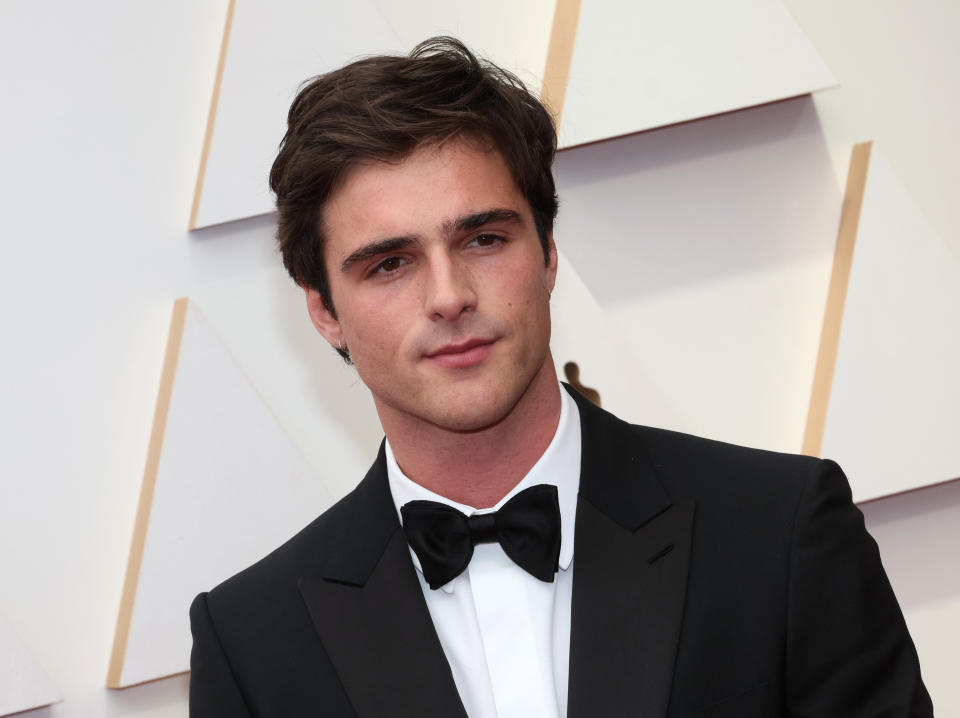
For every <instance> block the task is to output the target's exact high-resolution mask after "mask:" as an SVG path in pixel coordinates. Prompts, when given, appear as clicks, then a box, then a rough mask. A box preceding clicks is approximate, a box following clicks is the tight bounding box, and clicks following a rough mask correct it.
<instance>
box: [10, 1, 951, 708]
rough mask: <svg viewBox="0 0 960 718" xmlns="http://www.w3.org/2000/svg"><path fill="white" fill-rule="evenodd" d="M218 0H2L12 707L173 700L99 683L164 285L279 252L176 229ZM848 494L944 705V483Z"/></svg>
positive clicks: (255, 236)
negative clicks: (45, 683)
mask: <svg viewBox="0 0 960 718" xmlns="http://www.w3.org/2000/svg"><path fill="white" fill-rule="evenodd" d="M942 2H943V4H944V5H947V4H949V0H942ZM224 12H225V1H224V0H220V1H218V2H208V3H195V2H187V0H175V1H171V2H167V3H162V4H161V3H150V4H140V3H137V4H134V3H124V2H120V0H113V1H112V2H107V1H105V0H104V1H101V2H98V3H85V4H78V3H62V4H61V5H59V6H58V7H57V8H56V11H55V12H54V11H52V10H51V8H50V6H49V5H47V4H36V3H34V4H30V3H18V4H13V3H5V4H3V5H2V9H0V13H2V18H0V63H2V66H3V67H4V68H5V70H4V113H3V116H2V117H3V119H2V121H0V122H2V126H0V157H2V158H3V160H2V164H0V167H2V169H0V227H2V230H3V236H4V240H5V244H4V247H5V250H6V255H5V257H4V259H5V261H4V262H2V263H0V291H2V296H0V299H2V303H0V306H2V308H3V309H2V311H3V318H2V319H3V327H4V329H5V333H4V351H3V352H0V368H2V371H0V376H2V382H3V384H2V396H3V407H4V410H3V413H2V415H0V421H2V425H0V428H2V436H3V451H2V452H0V548H2V550H0V587H2V588H0V614H2V615H4V616H5V617H6V618H7V620H8V621H9V622H10V624H11V625H12V626H13V628H14V629H15V630H16V632H17V634H18V635H19V636H20V637H21V638H22V640H23V642H24V643H25V644H26V645H27V646H28V647H29V648H30V649H31V651H32V653H33V654H34V656H35V657H36V658H37V659H38V660H39V662H40V663H41V664H42V665H43V666H44V668H45V669H46V671H47V673H49V675H50V676H51V678H52V679H53V680H54V681H55V682H56V683H57V685H58V686H59V688H60V690H61V692H62V693H63V695H64V698H65V701H64V702H63V703H62V704H59V705H56V706H53V707H51V708H45V709H41V710H39V711H37V712H36V713H35V714H31V715H37V716H43V717H44V718H47V717H52V718H87V717H89V716H105V717H108V718H112V717H114V716H130V715H137V716H139V717H141V718H152V717H156V718H175V717H183V716H186V714H187V709H186V693H187V679H186V678H185V677H178V678H173V679H169V680H165V681H161V682H158V683H154V684H148V685H145V686H140V687H137V688H132V689H128V690H126V691H123V692H109V691H107V690H106V689H104V688H103V687H102V686H103V684H104V679H105V675H106V668H107V662H108V659H109V654H110V644H111V640H112V635H113V629H114V624H115V621H116V612H117V607H118V604H119V600H120V594H121V586H122V580H123V571H124V568H125V564H126V557H127V552H128V549H129V541H130V536H131V533H132V527H133V519H134V513H135V508H136V502H137V495H138V492H139V484H140V477H141V474H142V470H143V460H144V456H145V455H146V447H147V439H148V436H149V429H150V421H151V417H152V411H153V404H154V401H155V398H156V388H157V381H158V378H159V374H160V365H161V360H162V356H163V348H164V344H165V341H166V334H167V326H168V320H169V307H170V301H171V300H172V299H173V298H174V297H177V296H183V295H190V294H193V293H195V292H196V291H199V290H200V289H201V288H203V287H205V286H209V285H210V283H212V282H215V281H218V280H223V279H230V278H232V277H237V276H240V275H242V274H245V273H248V272H255V271H258V270H261V269H264V268H267V267H269V266H272V265H273V264H274V263H275V262H276V261H277V259H276V257H275V253H274V250H273V247H272V246H271V244H270V242H269V241H267V240H268V238H269V236H270V233H271V222H270V220H269V219H258V220H250V221H246V222H241V223H235V224H232V225H226V226H223V227H220V228H216V229H212V230H205V231H203V232H202V233H199V234H196V235H193V236H190V235H188V234H187V232H186V231H185V229H184V228H185V227H186V224H187V218H188V214H189V208H190V203H191V199H192V194H193V186H194V180H195V177H196V170H197V163H198V160H199V156H200V148H201V143H202V137H203V130H204V123H205V117H206V111H207V107H208V103H209V98H210V93H211V90H212V84H213V75H214V70H215V66H216V58H217V52H218V50H219V41H220V37H221V34H222V19H223V16H224ZM918 21H919V20H918ZM923 37H924V36H923V35H922V34H920V35H918V36H917V39H916V42H917V43H922V42H924V40H923ZM921 59H922V58H921ZM923 70H924V68H923V67H916V68H915V71H916V72H917V74H918V76H920V75H922V73H923ZM841 80H842V77H841ZM877 82H878V84H880V83H881V82H882V78H880V79H879V80H878V81H877ZM928 100H929V101H930V102H931V103H934V104H932V105H931V107H930V109H929V112H930V113H936V112H938V109H939V108H938V107H937V106H936V104H935V103H936V98H935V97H933V98H928ZM947 239H948V241H950V242H951V243H953V244H954V246H956V239H955V238H954V237H952V236H948V237H947ZM303 321H305V322H306V321H307V319H306V317H304V319H303ZM865 512H866V514H867V518H868V521H869V522H870V525H871V526H872V527H873V528H874V530H875V533H876V536H877V538H878V541H879V542H880V546H881V551H882V552H883V555H884V558H885V561H886V563H887V567H888V571H889V573H890V575H891V579H892V581H893V583H894V587H895V589H896V590H897V591H898V593H899V594H900V596H901V598H902V600H903V606H904V609H905V612H906V615H907V619H908V622H909V623H910V626H911V629H912V631H913V634H914V638H915V640H916V641H917V644H918V647H919V650H920V654H921V661H922V664H923V669H924V673H925V678H926V679H927V683H928V685H929V687H930V689H931V692H932V694H933V696H934V702H935V705H936V707H937V710H938V714H939V715H958V714H960V686H957V684H956V681H955V675H956V673H957V671H958V669H960V660H958V657H957V651H956V648H955V646H956V645H957V644H958V634H960V578H958V575H957V571H956V569H955V557H956V553H957V549H958V548H960V485H958V484H956V483H955V484H952V485H947V486H942V487H935V488H931V489H925V490H922V491H919V492H916V493H914V494H908V495H905V496H900V497H894V498H889V499H883V500H881V501H878V502H875V503H872V504H868V505H867V506H866V507H865ZM184 610H186V606H185V607H184Z"/></svg>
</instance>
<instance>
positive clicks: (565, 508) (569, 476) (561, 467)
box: [385, 386, 580, 593]
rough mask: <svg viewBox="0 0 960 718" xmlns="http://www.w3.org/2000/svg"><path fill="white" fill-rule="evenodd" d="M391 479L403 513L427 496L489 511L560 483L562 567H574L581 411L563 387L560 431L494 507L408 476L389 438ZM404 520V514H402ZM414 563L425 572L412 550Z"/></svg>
mask: <svg viewBox="0 0 960 718" xmlns="http://www.w3.org/2000/svg"><path fill="white" fill-rule="evenodd" d="M385 443H386V457H387V480H388V482H389V484H390V493H391V495H392V496H393V503H394V506H395V507H396V509H397V516H398V517H400V507H401V506H403V505H404V504H406V503H408V502H410V501H416V500H426V501H439V502H440V503H443V504H446V505H447V506H452V507H453V508H455V509H457V510H458V511H460V512H462V513H464V514H465V515H467V516H473V515H474V514H485V513H490V512H491V511H496V510H497V509H499V508H500V507H501V506H503V505H504V504H505V503H506V502H507V501H509V500H510V499H511V498H513V497H514V496H515V495H516V494H518V493H519V492H521V491H523V490H524V489H527V488H530V487H531V486H536V485H537V484H551V485H553V486H556V487H557V498H558V500H559V503H560V561H559V564H560V570H561V571H566V570H567V569H568V568H570V562H571V561H572V560H573V529H574V524H575V522H576V513H577V493H578V492H579V489H580V412H579V410H578V409H577V405H576V402H574V400H573V397H571V396H570V394H569V393H568V392H567V391H566V390H565V389H564V388H563V387H562V386H561V387H560V421H559V422H558V423H557V431H556V433H555V434H554V435H553V439H552V440H551V442H550V445H549V446H548V447H547V448H546V450H545V451H544V452H543V454H542V455H541V456H540V458H539V459H537V463H535V464H534V465H533V466H532V467H531V468H530V471H528V472H527V475H526V476H524V477H523V478H522V479H521V480H520V481H519V483H517V485H516V486H514V487H513V488H512V489H511V490H510V491H509V492H508V493H507V495H506V496H504V497H503V498H502V499H500V501H498V502H497V505H496V506H494V507H493V508H490V509H475V508H474V507H472V506H467V505H466V504H460V503H457V502H456V501H451V500H450V499H448V498H446V497H445V496H441V495H440V494H437V493H434V492H433V491H430V489H427V488H425V487H423V486H421V485H420V484H418V483H416V482H415V481H413V480H412V479H410V478H408V477H407V476H406V475H405V474H404V473H403V471H401V470H400V466H399V465H398V464H397V460H396V457H394V455H393V449H392V448H391V447H390V441H389V440H387V441H386V442H385ZM400 521H401V523H402V522H403V518H402V517H400ZM410 556H411V558H412V559H413V565H414V566H416V568H417V571H420V572H421V573H422V570H421V568H420V559H418V558H417V555H416V554H415V553H414V552H413V550H412V549H411V550H410ZM454 583H456V581H455V580H454V581H451V582H450V583H447V584H444V586H443V587H442V589H443V590H444V591H446V592H447V593H451V592H452V591H453V584H454Z"/></svg>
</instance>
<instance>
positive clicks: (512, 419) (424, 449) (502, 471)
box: [381, 357, 561, 509]
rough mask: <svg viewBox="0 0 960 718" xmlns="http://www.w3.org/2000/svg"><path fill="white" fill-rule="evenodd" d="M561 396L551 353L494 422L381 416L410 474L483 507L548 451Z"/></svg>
mask: <svg viewBox="0 0 960 718" xmlns="http://www.w3.org/2000/svg"><path fill="white" fill-rule="evenodd" d="M560 402H561V397H560V387H559V384H558V383H557V376H556V371H555V370H554V368H553V362H552V360H551V359H550V358H549V357H548V358H547V361H546V362H544V368H543V369H542V370H541V371H540V372H538V373H537V376H536V377H535V378H534V380H533V381H532V382H531V384H530V386H529V387H528V388H527V390H526V392H524V395H523V396H522V397H521V398H520V400H519V401H518V402H517V404H516V405H515V406H514V407H513V408H512V409H511V410H510V411H509V412H508V413H507V415H506V416H504V417H503V418H502V419H500V420H499V421H497V422H496V423H494V424H492V425H490V426H487V427H484V428H482V429H477V430H475V431H451V430H449V429H444V428H443V427H439V426H436V425H434V424H427V423H425V422H410V421H395V420H390V419H387V417H386V416H384V412H381V422H382V423H383V428H384V431H385V432H386V434H387V437H388V438H389V439H390V447H391V448H392V449H393V453H394V456H395V457H396V459H397V463H398V464H399V465H400V468H401V469H402V470H403V473H404V474H406V475H407V476H408V477H409V478H410V479H412V480H413V481H415V482H416V483H418V484H420V485H421V486H423V487H425V488H427V489H429V490H431V491H433V492H434V493H437V494H440V495H441V496H444V497H446V498H448V499H450V500H451V501H456V502H457V503H461V504H465V505H467V506H472V507H474V508H477V509H482V508H488V507H491V506H494V505H495V504H496V503H497V502H498V501H500V499H502V498H503V497H504V496H506V495H507V493H509V492H510V490H511V489H512V488H513V487H514V486H516V485H517V484H518V483H519V482H520V481H521V480H522V479H523V477H524V476H526V475H527V472H529V471H530V469H531V468H532V467H533V465H534V464H535V463H537V460H538V459H539V458H540V457H541V456H542V455H543V452H544V451H546V449H547V447H548V446H549V445H550V442H551V441H552V440H553V437H554V435H555V434H556V431H557V425H558V423H559V421H560Z"/></svg>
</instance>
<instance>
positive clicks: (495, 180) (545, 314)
mask: <svg viewBox="0 0 960 718" xmlns="http://www.w3.org/2000/svg"><path fill="white" fill-rule="evenodd" d="M323 233H324V235H325V237H326V244H325V246H324V260H325V261H326V267H327V274H328V277H329V281H330V288H331V294H332V297H333V305H334V307H335V309H336V314H337V316H336V318H335V319H334V317H333V316H332V315H331V314H330V313H329V312H328V311H327V310H326V309H325V308H324V307H323V304H322V301H321V300H320V297H319V295H318V294H317V293H316V292H315V291H313V290H309V289H308V290H307V303H308V307H309V309H310V314H311V317H312V318H313V320H314V323H315V324H316V326H317V328H318V329H319V330H320V332H321V333H322V334H323V335H324V336H325V337H326V339H327V340H328V341H329V342H330V343H331V344H333V345H334V346H337V344H338V342H339V341H341V340H342V342H343V345H344V347H347V348H349V351H350V355H351V358H352V359H353V362H354V364H355V365H356V368H357V372H358V373H359V374H360V377H361V378H362V379H363V381H364V383H366V385H367V386H368V387H369V388H370V391H371V392H372V393H373V397H374V401H375V402H376V405H377V409H378V411H379V412H380V415H381V420H382V421H383V422H384V425H385V426H386V425H387V424H388V423H392V424H393V425H396V424H395V422H397V421H402V422H407V426H408V427H409V428H414V427H415V425H416V424H417V422H428V423H429V424H432V425H434V426H437V427H440V428H444V429H449V430H455V431H470V430H475V429H481V428H485V427H487V426H491V425H493V424H495V423H497V422H499V421H500V420H501V419H503V418H504V417H505V416H507V415H508V414H509V413H510V412H511V411H512V410H513V409H514V408H515V407H516V406H517V405H518V404H519V403H520V402H522V400H523V398H524V397H525V396H526V395H528V394H529V393H530V391H531V386H535V385H542V384H543V382H544V381H547V380H549V381H553V382H555V381H556V380H555V379H554V378H553V377H554V370H553V365H552V360H551V359H550V354H549V340H550V311H549V294H550V291H551V290H552V289H553V283H554V280H555V278H556V269H557V256H556V249H555V247H554V245H553V239H552V237H551V239H550V246H549V256H548V258H547V261H546V262H545V261H544V253H543V249H542V246H541V244H540V240H539V237H538V235H537V231H536V227H535V225H534V221H533V215H532V213H531V210H530V206H529V203H528V202H527V200H526V199H525V198H524V196H523V195H522V194H521V193H520V190H519V189H518V188H517V186H516V183H515V182H514V180H513V177H512V175H511V174H510V171H509V169H508V168H507V165H506V163H505V162H504V160H503V158H502V157H501V156H500V154H499V153H498V152H495V151H483V150H481V149H479V148H478V147H477V146H476V145H475V144H474V143H468V142H465V141H460V140H452V141H450V142H447V143H445V144H442V145H439V146H438V145H427V146H423V147H421V148H419V149H417V150H416V151H415V152H414V153H413V154H411V155H410V156H409V157H408V158H407V159H405V160H403V161H402V162H399V163H385V162H372V163H365V164H361V165H358V166H357V167H355V168H354V169H353V170H352V171H351V172H350V173H349V174H348V175H347V177H346V179H345V180H344V182H343V184H342V185H341V186H340V188H339V189H338V190H337V191H336V192H335V193H334V194H333V195H332V197H331V198H330V200H329V201H328V202H327V204H326V206H325V208H324V212H323ZM411 422H412V423H411Z"/></svg>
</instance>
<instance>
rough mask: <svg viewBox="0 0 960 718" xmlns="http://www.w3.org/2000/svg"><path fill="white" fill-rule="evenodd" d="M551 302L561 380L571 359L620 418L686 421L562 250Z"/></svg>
mask: <svg viewBox="0 0 960 718" xmlns="http://www.w3.org/2000/svg"><path fill="white" fill-rule="evenodd" d="M550 305H551V307H550V314H551V318H552V334H551V337H550V350H551V352H552V354H553V360H554V362H555V363H556V365H557V373H558V374H559V375H560V378H561V379H563V380H565V377H564V366H565V365H566V364H567V363H568V362H573V363H575V364H576V365H577V367H578V369H579V380H580V382H581V383H582V384H583V385H584V386H585V387H586V388H588V389H593V390H595V391H597V392H599V394H600V405H601V406H602V407H603V408H604V409H606V410H607V411H611V412H613V413H614V414H616V415H617V416H619V417H620V418H621V419H623V420H624V421H629V422H631V423H634V424H646V425H648V426H658V427H661V428H665V429H674V430H679V429H682V428H683V427H684V426H685V425H686V423H687V422H686V421H685V420H684V419H683V418H682V417H681V416H680V414H679V413H678V411H677V410H676V408H675V407H674V406H672V405H671V403H670V402H669V401H668V400H667V398H666V397H665V396H664V395H663V392H662V390H661V389H660V387H658V386H657V385H656V384H655V383H654V381H653V380H652V379H651V378H650V377H649V376H648V375H647V374H646V373H645V371H644V369H643V367H642V364H641V362H640V361H638V359H637V357H636V356H635V355H634V353H633V351H632V349H631V348H630V347H629V345H628V344H627V343H626V341H625V340H624V339H623V337H622V336H621V332H620V330H619V329H617V328H615V327H614V325H613V324H612V323H611V321H610V319H609V317H608V316H607V313H606V312H605V311H604V309H603V308H602V307H601V306H600V304H599V303H598V302H597V300H596V299H595V298H594V296H593V295H592V294H591V293H590V290H589V289H587V286H586V285H585V284H584V283H583V280H582V279H580V277H579V276H578V275H577V273H576V271H575V270H574V268H573V267H572V266H571V265H570V263H569V262H568V261H567V258H566V257H565V256H563V254H561V255H560V262H559V269H558V272H557V283H556V287H555V288H554V291H553V296H552V297H551V298H550Z"/></svg>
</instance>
